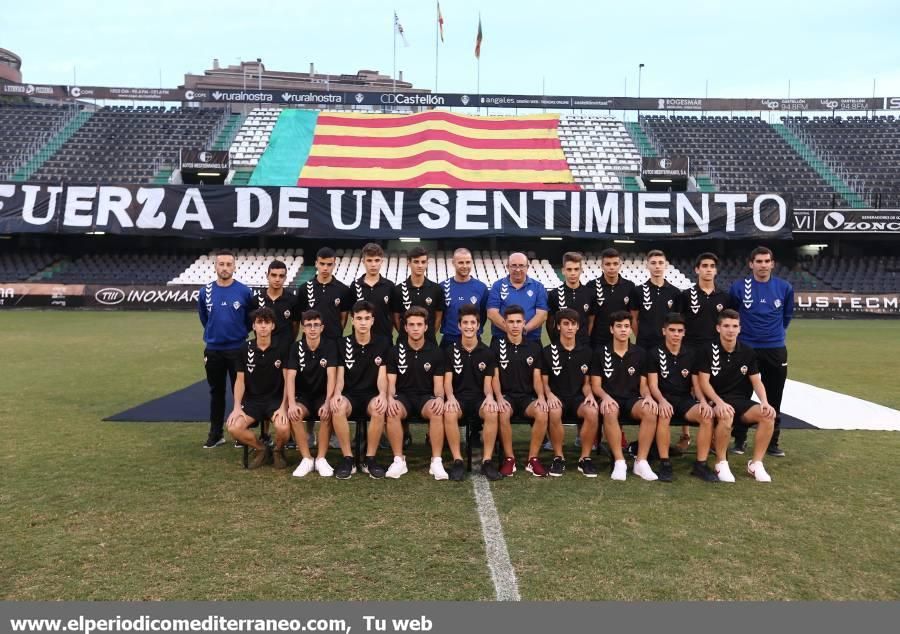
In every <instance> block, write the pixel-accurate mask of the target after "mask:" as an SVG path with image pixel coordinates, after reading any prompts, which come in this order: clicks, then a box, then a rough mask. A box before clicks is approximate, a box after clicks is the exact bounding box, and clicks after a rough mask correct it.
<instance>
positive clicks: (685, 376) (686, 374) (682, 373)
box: [681, 368, 691, 378]
mask: <svg viewBox="0 0 900 634" xmlns="http://www.w3.org/2000/svg"><path fill="white" fill-rule="evenodd" d="M690 373H691V372H690V370H688V369H687V368H684V369H683V370H682V371H681V376H683V377H684V378H688V375H689V374H690Z"/></svg>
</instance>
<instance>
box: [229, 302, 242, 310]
mask: <svg viewBox="0 0 900 634" xmlns="http://www.w3.org/2000/svg"><path fill="white" fill-rule="evenodd" d="M231 305H232V306H234V309H235V310H237V309H239V308H240V307H241V303H240V302H239V301H238V300H234V303H233V304H231Z"/></svg>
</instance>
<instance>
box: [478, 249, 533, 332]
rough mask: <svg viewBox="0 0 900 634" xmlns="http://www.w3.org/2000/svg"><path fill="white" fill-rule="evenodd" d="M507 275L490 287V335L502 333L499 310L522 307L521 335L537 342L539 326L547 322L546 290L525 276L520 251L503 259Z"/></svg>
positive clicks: (503, 323)
mask: <svg viewBox="0 0 900 634" xmlns="http://www.w3.org/2000/svg"><path fill="white" fill-rule="evenodd" d="M506 270H507V271H508V272H509V275H507V276H506V277H502V278H500V279H499V280H497V281H496V282H494V285H493V286H491V290H490V292H489V293H488V300H487V316H488V319H490V320H491V324H493V325H492V326H491V334H492V335H493V336H494V337H505V336H506V320H505V319H504V317H503V309H504V308H506V307H507V306H512V305H517V306H521V307H522V308H524V309H525V333H524V334H525V338H526V339H528V340H530V341H537V342H540V341H541V328H542V327H543V326H544V322H545V321H547V311H548V305H547V289H546V288H544V285H543V284H541V283H540V282H538V281H537V280H535V279H534V278H531V277H528V257H527V256H526V255H525V254H524V253H511V254H510V256H509V259H508V260H507V261H506Z"/></svg>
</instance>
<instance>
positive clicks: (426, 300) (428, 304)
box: [425, 297, 434, 306]
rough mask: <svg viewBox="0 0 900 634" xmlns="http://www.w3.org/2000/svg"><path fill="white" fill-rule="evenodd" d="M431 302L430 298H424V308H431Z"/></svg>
mask: <svg viewBox="0 0 900 634" xmlns="http://www.w3.org/2000/svg"><path fill="white" fill-rule="evenodd" d="M433 301H434V300H433V299H431V298H430V297H426V298H425V305H426V306H431V303H432V302H433Z"/></svg>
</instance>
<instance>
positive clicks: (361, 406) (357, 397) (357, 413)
mask: <svg viewBox="0 0 900 634" xmlns="http://www.w3.org/2000/svg"><path fill="white" fill-rule="evenodd" d="M376 396H378V393H377V392H376V393H374V394H344V398H345V399H347V400H348V401H350V413H349V414H348V415H347V419H348V420H357V421H358V420H366V419H367V418H369V402H370V401H371V400H372V399H373V398H375V397H376Z"/></svg>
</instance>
